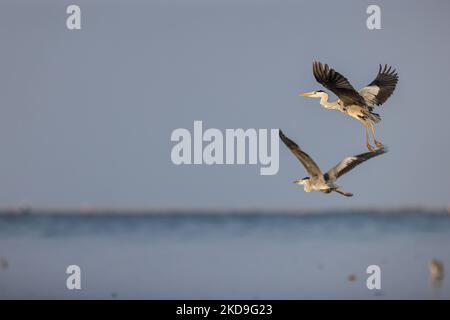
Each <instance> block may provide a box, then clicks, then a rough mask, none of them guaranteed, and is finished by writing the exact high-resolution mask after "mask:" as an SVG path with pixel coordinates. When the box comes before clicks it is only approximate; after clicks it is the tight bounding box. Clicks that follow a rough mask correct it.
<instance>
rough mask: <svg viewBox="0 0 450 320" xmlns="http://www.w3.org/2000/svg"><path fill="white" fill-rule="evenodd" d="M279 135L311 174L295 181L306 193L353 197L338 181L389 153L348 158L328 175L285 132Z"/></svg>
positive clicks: (368, 153) (363, 154) (371, 153)
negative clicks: (357, 167) (367, 162)
mask: <svg viewBox="0 0 450 320" xmlns="http://www.w3.org/2000/svg"><path fill="white" fill-rule="evenodd" d="M279 135H280V139H281V140H282V141H283V143H284V144H285V145H286V146H287V147H288V148H289V150H290V151H291V152H292V153H293V154H294V155H295V157H296V158H297V159H298V160H299V161H300V162H301V163H302V164H303V166H304V167H305V169H306V171H307V172H308V174H309V177H306V178H304V179H302V180H296V181H294V183H296V184H302V185H304V188H305V191H306V192H311V191H320V192H323V193H330V192H332V191H334V192H338V193H340V194H342V195H344V196H347V197H349V196H352V195H353V194H351V193H348V192H344V191H342V190H341V189H340V187H339V186H338V185H336V180H337V179H338V178H339V177H341V176H342V175H344V174H346V173H347V172H349V171H350V170H352V169H354V168H355V167H356V166H358V165H360V164H361V163H363V162H365V161H367V160H369V159H371V158H374V157H377V156H379V155H382V154H384V153H386V152H387V149H386V148H380V149H378V150H376V151H374V152H366V153H361V154H358V155H355V156H352V157H347V158H345V159H343V160H342V161H341V162H339V163H338V164H337V165H336V166H334V167H333V168H331V169H330V170H329V171H328V172H327V173H325V174H323V173H322V171H321V170H320V167H319V166H318V165H317V164H316V162H315V161H314V160H313V159H312V158H311V157H310V156H309V155H308V154H307V153H306V152H304V151H303V150H301V149H300V147H299V146H298V145H297V144H296V143H295V142H294V141H292V140H291V139H289V138H288V137H286V136H285V135H284V133H283V131H281V130H279Z"/></svg>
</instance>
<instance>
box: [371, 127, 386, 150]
mask: <svg viewBox="0 0 450 320" xmlns="http://www.w3.org/2000/svg"><path fill="white" fill-rule="evenodd" d="M370 128H371V129H372V135H373V142H374V143H375V145H376V146H377V147H378V148H382V147H383V144H382V143H381V142H379V141H378V140H377V136H376V135H375V128H374V127H373V125H371V126H370Z"/></svg>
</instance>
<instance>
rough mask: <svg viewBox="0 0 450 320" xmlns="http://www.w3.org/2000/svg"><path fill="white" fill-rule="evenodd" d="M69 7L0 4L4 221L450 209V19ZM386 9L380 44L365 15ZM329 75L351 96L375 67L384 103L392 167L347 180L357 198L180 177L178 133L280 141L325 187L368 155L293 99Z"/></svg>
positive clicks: (248, 4)
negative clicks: (135, 210)
mask: <svg viewBox="0 0 450 320" xmlns="http://www.w3.org/2000/svg"><path fill="white" fill-rule="evenodd" d="M76 3H77V4H79V5H80V6H81V9H82V30H81V31H68V30H67V29H66V27H65V19H66V14H65V9H66V7H67V6H68V5H69V4H73V2H72V1H2V2H1V4H0V41H1V48H2V50H1V55H0V71H1V72H0V88H1V89H0V150H1V158H0V207H6V206H15V205H18V204H21V203H28V204H30V205H32V206H35V207H49V206H52V207H79V206H80V205H83V204H90V205H93V206H99V207H158V208H159V207H165V208H180V207H195V208H255V207H256V208H277V207H282V208H295V207H301V208H311V207H312V208H346V207H365V206H378V205H379V206H389V207H392V206H405V205H423V206H447V204H448V203H449V191H450V170H449V169H448V168H447V166H448V164H449V163H450V151H449V149H448V147H449V137H450V128H449V126H448V123H447V122H448V119H449V118H450V106H448V105H447V102H446V101H447V99H448V97H447V96H448V85H449V83H450V62H449V57H450V43H449V41H448V34H449V31H450V19H449V14H450V10H449V9H450V3H449V2H448V1H249V0H246V1H207V0H201V1H199V0H197V1H181V0H180V1H173V0H169V1H162V0H161V1H76ZM369 4H379V5H380V6H381V8H382V30H379V31H369V30H367V29H366V26H365V20H366V17H367V15H366V13H365V12H366V8H367V6H368V5H369ZM313 60H320V61H322V62H326V63H328V64H330V65H331V66H333V67H334V68H336V69H337V70H338V71H340V72H341V73H343V74H344V75H346V76H347V77H348V78H349V80H350V81H351V82H352V83H353V84H354V86H355V87H361V86H363V85H365V84H367V83H368V82H370V81H371V80H372V79H373V77H374V76H375V73H376V71H377V68H378V64H379V63H388V64H392V65H393V66H395V67H396V68H397V69H398V71H399V75H400V81H399V84H398V87H397V90H396V92H395V94H394V95H393V96H392V97H391V98H390V99H389V100H388V101H387V103H386V104H385V105H384V106H382V107H380V108H379V109H378V111H379V113H380V114H381V116H382V119H383V120H382V122H381V123H380V125H378V127H377V129H378V135H379V138H380V140H381V141H382V142H383V143H385V144H386V145H388V146H389V148H390V152H389V153H388V154H387V155H385V156H382V157H379V158H376V159H375V160H372V161H370V162H368V163H366V164H364V165H362V166H360V167H358V168H357V169H355V170H354V171H353V172H351V173H350V174H348V175H346V176H345V177H344V178H343V179H342V180H341V181H340V184H341V185H342V186H344V187H345V188H344V189H345V190H347V191H350V192H353V193H354V194H355V196H354V197H353V198H344V197H341V196H340V195H338V194H331V195H324V194H319V193H311V194H306V193H304V192H303V190H302V188H301V187H298V186H295V185H293V184H292V183H291V181H292V180H293V179H296V178H302V177H304V176H305V173H304V170H303V168H302V167H301V166H300V165H299V164H298V163H297V160H296V159H295V158H294V157H293V156H292V155H291V154H290V153H289V152H288V151H287V150H286V149H285V148H284V145H280V171H279V173H278V174H277V175H275V176H261V175H259V167H258V166H206V165H205V166H175V165H173V164H172V162H171V160H170V151H171V148H172V146H173V145H174V144H173V143H171V141H170V135H171V133H172V131H173V130H174V129H176V128H188V129H190V130H192V126H193V121H194V120H202V121H203V123H204V125H205V126H206V127H207V128H219V129H222V130H224V129H225V128H240V127H241V128H282V129H283V130H284V132H285V133H286V134H287V135H288V136H289V137H291V138H292V139H294V140H295V141H297V142H298V144H299V145H300V146H302V147H303V148H304V149H305V150H306V151H307V152H308V153H310V154H311V156H313V157H314V158H315V159H316V160H317V162H318V163H319V165H321V166H323V167H324V169H328V167H330V166H332V165H334V164H335V163H336V162H338V161H340V160H341V159H342V158H343V157H345V156H348V155H353V154H357V153H360V152H364V151H365V144H364V130H363V127H362V126H361V125H360V124H359V123H358V122H357V121H355V120H352V119H350V118H347V117H345V116H344V115H342V114H340V113H339V112H336V111H329V110H325V109H323V108H320V107H319V105H318V101H317V100H314V99H308V98H303V97H298V96H297V94H298V92H300V91H308V90H314V89H322V88H321V87H320V85H318V84H317V83H316V82H315V80H314V78H313V76H312V73H311V63H312V61H313Z"/></svg>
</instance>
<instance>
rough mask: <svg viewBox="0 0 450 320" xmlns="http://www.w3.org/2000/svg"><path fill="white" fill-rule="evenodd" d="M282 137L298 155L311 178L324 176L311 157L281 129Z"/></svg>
mask: <svg viewBox="0 0 450 320" xmlns="http://www.w3.org/2000/svg"><path fill="white" fill-rule="evenodd" d="M279 134H280V139H281V140H282V141H283V142H284V144H285V145H286V146H287V147H288V148H289V150H291V152H292V153H293V154H294V155H295V156H296V157H297V159H298V160H300V162H301V163H302V164H303V166H304V167H305V169H306V171H307V172H308V174H309V175H310V177H311V178H320V177H322V176H323V175H322V171H320V168H319V166H318V165H317V164H316V163H315V162H314V160H313V159H311V157H310V156H309V155H308V154H307V153H305V152H303V151H302V150H301V149H300V147H299V146H298V145H297V144H296V143H295V142H294V141H292V140H291V139H289V138H288V137H286V136H285V135H284V134H283V131H281V130H280V132H279Z"/></svg>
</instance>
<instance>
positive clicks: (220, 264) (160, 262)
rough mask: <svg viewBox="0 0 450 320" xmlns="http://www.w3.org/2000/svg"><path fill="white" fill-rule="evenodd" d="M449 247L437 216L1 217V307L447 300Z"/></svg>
mask: <svg viewBox="0 0 450 320" xmlns="http://www.w3.org/2000/svg"><path fill="white" fill-rule="evenodd" d="M449 244H450V216H449V215H445V214H444V213H442V214H424V213H423V212H421V213H414V212H410V213H403V214H380V213H371V214H368V213H352V214H310V215H287V214H281V213H276V212H274V213H273V214H270V215H269V214H264V215H258V214H251V215H237V214H233V215H170V214H161V215H126V214H124V215H117V214H116V215H38V216H37V215H21V216H18V215H16V216H0V259H2V261H0V298H75V299H77V298H104V299H110V298H261V299H264V298H290V299H299V298H362V299H371V298H374V299H380V298H385V299H391V298H425V299H435V298H447V299H448V298H450V285H449V284H450V281H449V277H445V276H444V279H443V280H442V281H441V282H438V283H436V282H431V281H430V273H429V262H430V261H431V259H433V258H435V259H438V260H440V261H441V262H442V263H443V264H444V266H450V250H449ZM73 264H75V265H78V266H80V268H81V274H82V275H81V283H82V289H81V290H78V291H73V290H68V289H67V288H66V278H67V276H68V275H67V274H66V273H65V271H66V268H67V266H68V265H73ZM369 265H378V266H380V268H381V289H380V290H369V289H368V288H367V286H366V279H367V277H368V274H366V268H367V266H369ZM350 276H351V277H350ZM349 277H350V278H353V279H354V280H353V281H350V280H349Z"/></svg>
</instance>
